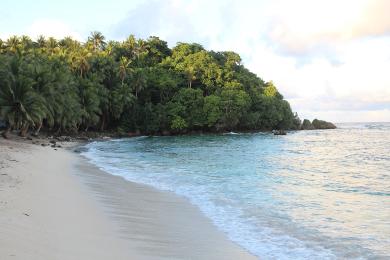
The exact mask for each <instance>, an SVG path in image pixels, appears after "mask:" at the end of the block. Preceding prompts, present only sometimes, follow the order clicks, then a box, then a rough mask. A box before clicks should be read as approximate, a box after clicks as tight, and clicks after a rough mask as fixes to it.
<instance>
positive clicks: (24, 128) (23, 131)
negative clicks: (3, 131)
mask: <svg viewBox="0 0 390 260" xmlns="http://www.w3.org/2000/svg"><path fill="white" fill-rule="evenodd" d="M28 128H29V124H28V123H26V124H24V125H23V126H22V128H21V129H20V136H21V137H26V136H27V132H28Z"/></svg>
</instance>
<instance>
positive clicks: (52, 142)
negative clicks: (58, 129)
mask: <svg viewBox="0 0 390 260" xmlns="http://www.w3.org/2000/svg"><path fill="white" fill-rule="evenodd" d="M49 143H51V144H56V143H57V142H56V141H55V140H50V141H49Z"/></svg>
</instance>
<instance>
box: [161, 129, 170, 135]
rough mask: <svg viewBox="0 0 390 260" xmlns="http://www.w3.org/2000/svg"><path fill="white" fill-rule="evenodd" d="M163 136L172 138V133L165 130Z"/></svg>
mask: <svg viewBox="0 0 390 260" xmlns="http://www.w3.org/2000/svg"><path fill="white" fill-rule="evenodd" d="M162 135H164V136H170V135H171V132H169V131H168V130H164V131H162Z"/></svg>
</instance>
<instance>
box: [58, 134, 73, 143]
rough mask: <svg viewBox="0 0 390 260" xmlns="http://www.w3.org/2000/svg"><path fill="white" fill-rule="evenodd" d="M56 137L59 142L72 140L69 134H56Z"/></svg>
mask: <svg viewBox="0 0 390 260" xmlns="http://www.w3.org/2000/svg"><path fill="white" fill-rule="evenodd" d="M56 139H57V140H58V141H60V142H70V141H72V138H71V137H70V136H64V135H62V136H57V137H56Z"/></svg>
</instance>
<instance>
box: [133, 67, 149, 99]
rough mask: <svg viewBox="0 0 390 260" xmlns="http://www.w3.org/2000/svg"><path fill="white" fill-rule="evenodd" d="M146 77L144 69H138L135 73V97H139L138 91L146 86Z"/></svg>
mask: <svg viewBox="0 0 390 260" xmlns="http://www.w3.org/2000/svg"><path fill="white" fill-rule="evenodd" d="M146 83H147V82H146V77H145V73H144V71H143V70H142V69H137V70H136V71H135V72H134V73H133V84H134V85H133V87H134V90H135V97H136V98H138V93H139V92H140V91H142V90H143V89H144V88H145V87H146Z"/></svg>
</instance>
